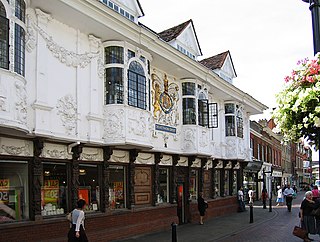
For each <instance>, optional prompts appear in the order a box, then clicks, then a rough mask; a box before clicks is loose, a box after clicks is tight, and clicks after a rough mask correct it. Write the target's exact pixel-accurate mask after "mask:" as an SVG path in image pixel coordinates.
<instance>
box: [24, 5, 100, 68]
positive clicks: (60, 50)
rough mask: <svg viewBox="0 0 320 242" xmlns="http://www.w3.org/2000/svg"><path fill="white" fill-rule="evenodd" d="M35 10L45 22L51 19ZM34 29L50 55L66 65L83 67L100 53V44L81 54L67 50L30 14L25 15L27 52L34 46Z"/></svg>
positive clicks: (38, 16)
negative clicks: (95, 49) (95, 48)
mask: <svg viewBox="0 0 320 242" xmlns="http://www.w3.org/2000/svg"><path fill="white" fill-rule="evenodd" d="M35 11H36V15H37V18H38V19H45V21H47V22H49V21H53V18H52V17H51V15H49V14H46V13H44V12H43V11H41V10H40V9H36V10H35ZM35 31H37V32H38V33H39V34H40V36H41V37H42V38H43V40H44V41H45V42H46V44H47V47H48V49H49V50H50V51H51V53H52V55H53V56H54V57H56V58H57V59H58V60H59V61H60V62H61V63H64V64H65V65H67V66H71V67H81V68H84V67H86V66H87V65H88V64H89V63H91V61H92V59H93V58H96V57H98V56H99V55H100V52H101V48H100V46H99V48H98V50H97V51H93V52H85V53H82V54H79V53H75V52H74V51H70V50H67V49H66V48H64V47H63V46H61V45H59V44H57V43H56V42H55V41H54V39H53V37H52V36H50V35H49V34H48V33H46V32H45V31H44V30H43V29H42V28H41V27H40V26H39V25H37V24H36V21H34V19H33V18H32V16H31V14H28V15H27V38H26V41H27V42H26V47H27V50H28V51H29V52H31V51H32V50H33V49H34V48H35V47H36V37H35ZM89 40H90V41H92V39H90V36H89ZM100 43H101V42H100Z"/></svg>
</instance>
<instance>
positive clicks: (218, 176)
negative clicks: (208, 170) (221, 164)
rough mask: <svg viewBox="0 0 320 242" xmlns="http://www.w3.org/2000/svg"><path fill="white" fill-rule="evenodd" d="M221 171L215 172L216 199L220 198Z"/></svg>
mask: <svg viewBox="0 0 320 242" xmlns="http://www.w3.org/2000/svg"><path fill="white" fill-rule="evenodd" d="M220 174H221V172H220V170H215V174H214V193H215V197H220Z"/></svg>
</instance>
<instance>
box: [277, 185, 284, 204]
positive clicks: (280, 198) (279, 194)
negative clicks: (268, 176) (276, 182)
mask: <svg viewBox="0 0 320 242" xmlns="http://www.w3.org/2000/svg"><path fill="white" fill-rule="evenodd" d="M277 189H278V190H277V200H276V202H277V205H276V206H279V205H281V206H282V205H283V202H284V199H283V192H282V188H281V186H277Z"/></svg>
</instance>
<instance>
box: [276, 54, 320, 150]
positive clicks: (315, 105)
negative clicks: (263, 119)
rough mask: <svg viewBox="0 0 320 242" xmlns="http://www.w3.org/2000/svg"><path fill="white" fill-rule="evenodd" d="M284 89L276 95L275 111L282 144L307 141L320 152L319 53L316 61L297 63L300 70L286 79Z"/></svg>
mask: <svg viewBox="0 0 320 242" xmlns="http://www.w3.org/2000/svg"><path fill="white" fill-rule="evenodd" d="M285 82H286V84H285V86H284V88H283V90H282V91H280V92H279V93H278V94H277V96H276V97H277V103H278V107H277V108H276V109H275V110H274V111H273V114H272V116H273V118H274V121H275V123H276V124H277V130H278V131H280V132H281V133H282V134H283V141H284V142H287V141H297V140H298V139H299V138H302V137H303V138H306V139H307V140H308V141H309V143H310V144H311V145H312V144H315V145H316V147H317V149H319V139H320V138H319V136H320V53H318V54H317V55H316V56H315V57H314V59H312V60H309V59H304V60H302V61H299V62H298V68H297V69H295V70H293V71H292V73H291V75H290V76H287V77H285Z"/></svg>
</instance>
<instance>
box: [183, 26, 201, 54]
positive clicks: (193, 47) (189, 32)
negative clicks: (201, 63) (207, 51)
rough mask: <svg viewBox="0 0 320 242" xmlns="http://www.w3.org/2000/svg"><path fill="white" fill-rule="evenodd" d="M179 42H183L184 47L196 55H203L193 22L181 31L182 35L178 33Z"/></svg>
mask: <svg viewBox="0 0 320 242" xmlns="http://www.w3.org/2000/svg"><path fill="white" fill-rule="evenodd" d="M177 42H179V43H180V44H182V45H183V47H185V48H186V49H187V50H189V51H191V52H192V53H193V54H194V55H195V56H200V55H201V50H200V46H199V45H198V41H197V37H196V33H195V31H194V29H193V26H192V24H191V23H190V24H189V25H188V26H187V27H186V28H185V29H184V30H183V31H182V32H181V33H180V35H178V37H177Z"/></svg>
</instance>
